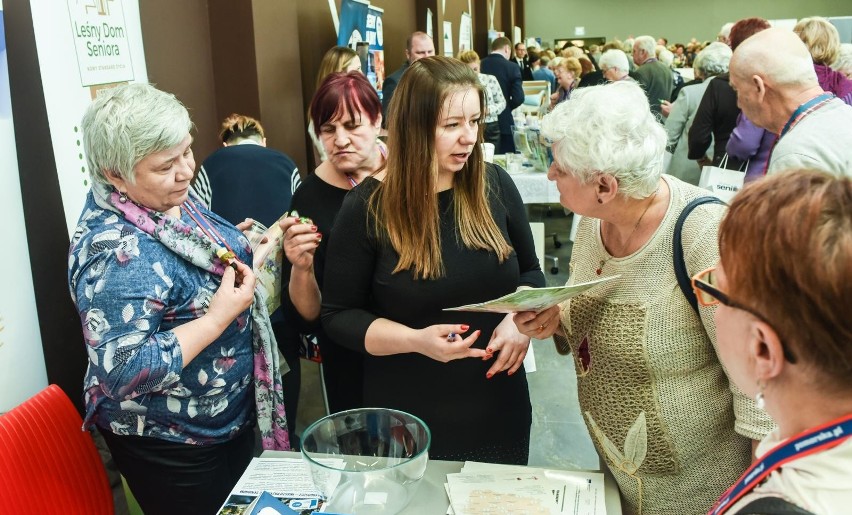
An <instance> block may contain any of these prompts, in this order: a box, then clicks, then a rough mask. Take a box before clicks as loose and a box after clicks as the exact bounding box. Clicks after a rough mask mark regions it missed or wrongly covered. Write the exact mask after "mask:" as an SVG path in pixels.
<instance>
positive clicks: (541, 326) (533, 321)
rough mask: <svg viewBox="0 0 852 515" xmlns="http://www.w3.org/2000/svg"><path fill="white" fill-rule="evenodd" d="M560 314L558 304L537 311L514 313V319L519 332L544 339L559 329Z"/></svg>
mask: <svg viewBox="0 0 852 515" xmlns="http://www.w3.org/2000/svg"><path fill="white" fill-rule="evenodd" d="M560 316H561V313H560V310H559V305H556V306H551V307H549V308H547V309H545V310H544V311H541V312H539V313H536V312H534V311H522V312H520V313H515V318H514V320H515V325H516V326H517V327H518V331H520V332H521V334H524V335H526V336H529V337H530V338H535V339H537V340H544V339H545V338H550V337H551V336H553V333H555V332H556V331H557V330H558V329H559V319H560Z"/></svg>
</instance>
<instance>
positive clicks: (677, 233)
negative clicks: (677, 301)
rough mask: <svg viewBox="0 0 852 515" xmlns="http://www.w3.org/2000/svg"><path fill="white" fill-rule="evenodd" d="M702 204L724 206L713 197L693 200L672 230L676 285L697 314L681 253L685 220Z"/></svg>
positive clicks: (719, 200) (695, 301) (696, 306)
mask: <svg viewBox="0 0 852 515" xmlns="http://www.w3.org/2000/svg"><path fill="white" fill-rule="evenodd" d="M703 204H723V205H727V204H725V202H723V201H722V199H720V198H718V197H713V196H707V197H698V198H696V199H693V200H692V201H691V202H689V204H687V205H686V207H684V208H683V211H681V212H680V216H678V217H677V222H676V223H675V228H674V238H673V249H672V250H673V251H674V252H673V255H674V271H675V277H676V278H677V284H678V286H680V291H682V292H683V296H684V297H686V300H687V301H689V305H690V306H692V309H694V310H695V312H696V313H698V299H697V298H696V297H695V292H694V291H692V280H691V278H690V277H689V271H688V270H687V269H686V258H685V257H684V253H683V224H684V223H685V222H686V218H687V217H688V216H689V214H690V213H692V211H693V210H695V208H696V207H698V206H701V205H703Z"/></svg>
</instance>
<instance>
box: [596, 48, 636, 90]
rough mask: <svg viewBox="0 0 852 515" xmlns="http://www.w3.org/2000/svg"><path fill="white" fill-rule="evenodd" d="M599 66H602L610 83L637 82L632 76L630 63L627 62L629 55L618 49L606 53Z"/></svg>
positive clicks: (602, 56)
mask: <svg viewBox="0 0 852 515" xmlns="http://www.w3.org/2000/svg"><path fill="white" fill-rule="evenodd" d="M598 66H600V68H601V71H602V72H603V76H604V77H605V78H606V80H608V81H611V82H618V81H620V80H626V81H631V82H636V80H635V79H634V78H633V77H631V76H630V62H629V61H628V60H627V54H625V53H624V52H622V51H621V50H618V49H617V48H612V49H610V50H607V51H606V52H604V53H603V54H602V55H601V58H600V60H599V62H598Z"/></svg>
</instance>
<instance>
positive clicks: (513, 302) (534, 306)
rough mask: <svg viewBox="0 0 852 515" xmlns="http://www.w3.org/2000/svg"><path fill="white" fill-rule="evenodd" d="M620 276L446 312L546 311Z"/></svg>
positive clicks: (532, 290) (520, 293) (536, 290)
mask: <svg viewBox="0 0 852 515" xmlns="http://www.w3.org/2000/svg"><path fill="white" fill-rule="evenodd" d="M617 277H621V276H620V275H613V276H610V277H603V278H601V279H597V280H594V281H590V282H587V283H580V284H571V285H566V286H554V287H551V288H530V289H527V290H518V291H516V292H512V293H510V294H508V295H504V296H502V297H500V298H497V299H494V300H489V301H487V302H480V303H478V304H467V305H465V306H458V307H455V308H446V309H444V311H487V312H491V313H517V312H520V311H536V312H538V311H544V310H545V309H547V308H549V307H551V306H555V305H557V304H559V303H560V302H564V301H566V300H568V299H570V298H571V297H575V296H577V295H579V294H581V293H583V292H584V291H586V290H589V289H591V288H594V287H595V286H597V285H599V284H601V283H604V282H607V281H611V280H613V279H615V278H617Z"/></svg>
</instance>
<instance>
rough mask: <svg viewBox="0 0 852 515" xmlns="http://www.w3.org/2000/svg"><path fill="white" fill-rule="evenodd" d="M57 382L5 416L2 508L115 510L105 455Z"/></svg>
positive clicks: (97, 513)
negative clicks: (105, 468) (102, 459)
mask: <svg viewBox="0 0 852 515" xmlns="http://www.w3.org/2000/svg"><path fill="white" fill-rule="evenodd" d="M82 426H83V420H82V419H81V418H80V414H79V413H77V409H76V408H75V407H74V405H72V404H71V400H70V399H68V397H67V396H66V395H65V393H64V392H63V391H62V390H61V389H60V388H59V387H58V386H56V385H50V386H48V387H47V388H45V389H44V390H42V391H41V392H39V393H38V394H36V395H35V396H33V397H31V398H30V399H28V400H27V401H25V402H24V403H23V404H21V405H20V406H17V407H16V408H14V409H13V410H12V411H10V412H8V413H6V414H4V415H2V416H0V485H2V486H1V487H0V513H38V514H40V515H48V514H54V513H55V514H60V513H61V514H81V515H82V514H85V515H101V514H113V513H114V510H115V509H114V505H113V498H112V491H111V490H110V486H109V482H108V481H107V476H106V472H105V470H104V466H103V463H102V462H101V458H100V455H98V451H97V449H96V448H95V444H94V442H93V441H92V437H91V436H90V435H89V433H88V431H84V430H83V429H82Z"/></svg>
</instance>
